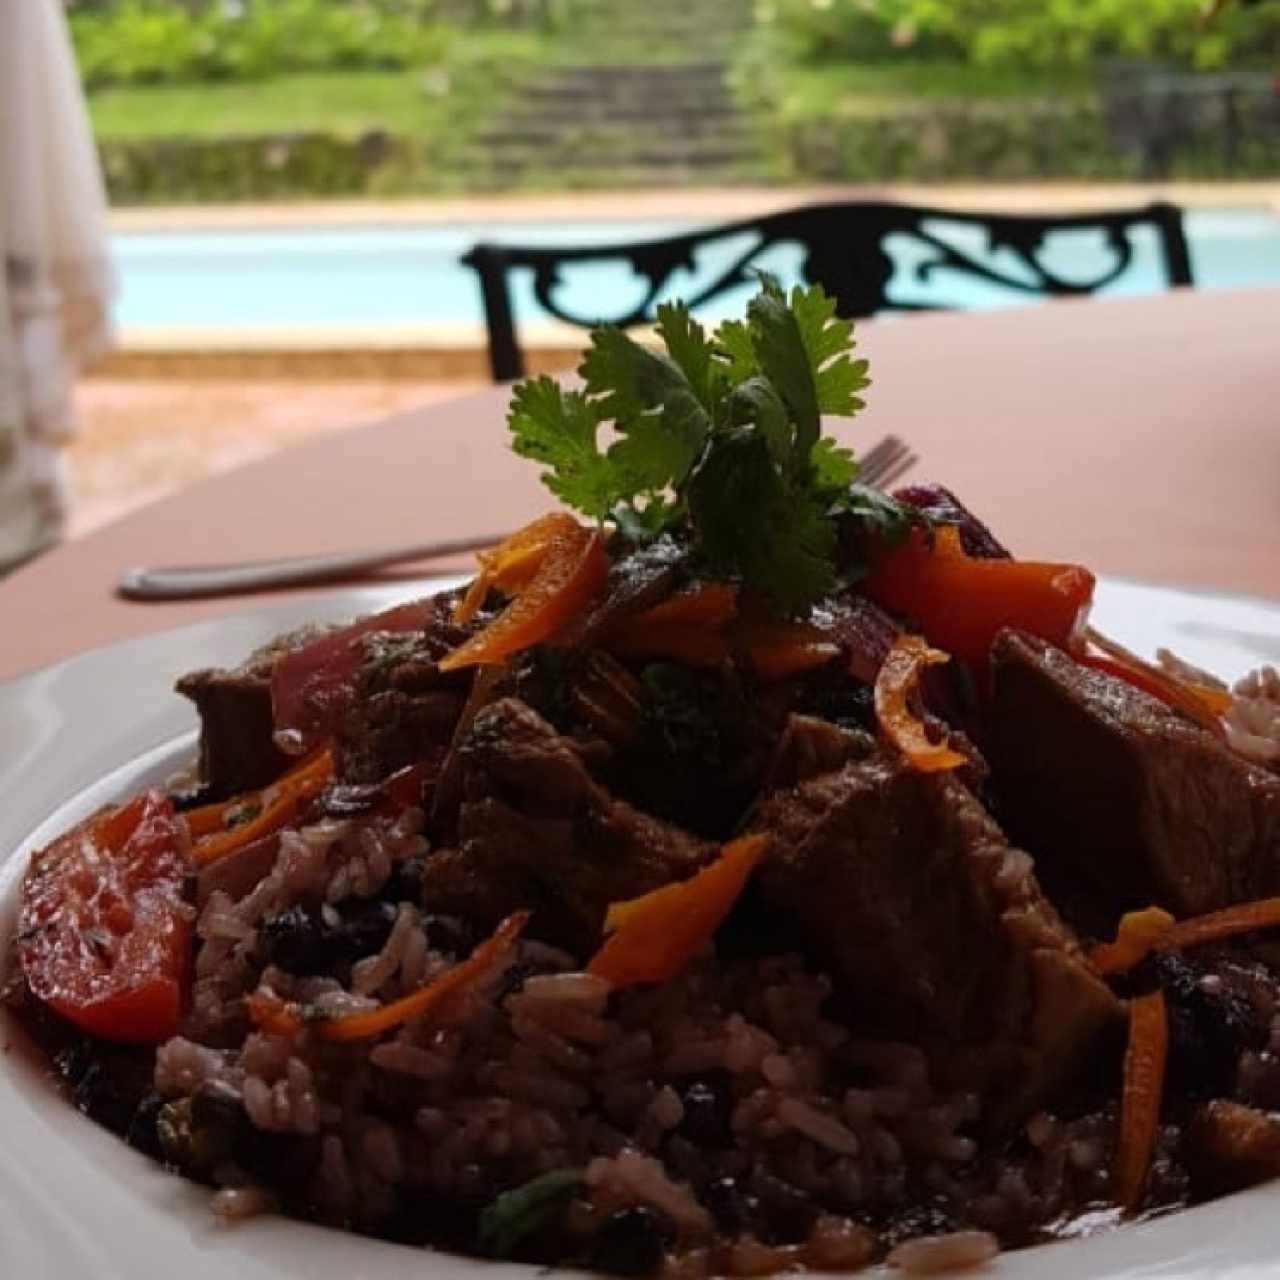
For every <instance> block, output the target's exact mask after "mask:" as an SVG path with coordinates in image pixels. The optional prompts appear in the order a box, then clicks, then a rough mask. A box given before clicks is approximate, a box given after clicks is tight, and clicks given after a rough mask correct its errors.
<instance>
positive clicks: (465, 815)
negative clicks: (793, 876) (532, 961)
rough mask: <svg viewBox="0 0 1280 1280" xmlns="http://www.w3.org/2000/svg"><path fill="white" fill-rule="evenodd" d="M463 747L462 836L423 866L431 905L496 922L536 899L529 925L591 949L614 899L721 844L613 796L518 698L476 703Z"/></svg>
mask: <svg viewBox="0 0 1280 1280" xmlns="http://www.w3.org/2000/svg"><path fill="white" fill-rule="evenodd" d="M462 758H463V766H464V788H465V797H466V798H465V800H464V802H463V805H462V811H461V814H460V816H459V823H458V828H459V831H458V835H459V843H458V847H457V848H456V849H446V850H441V851H440V852H438V853H433V854H431V855H429V856H428V858H427V863H426V867H425V869H424V876H423V901H424V902H425V903H426V904H427V905H428V907H429V908H430V909H431V910H432V911H436V912H441V913H444V914H447V915H459V916H464V917H467V918H469V919H476V920H479V921H482V922H483V923H485V924H487V925H492V924H494V923H496V922H497V921H498V920H499V919H501V918H502V917H503V916H504V915H506V914H508V913H509V912H511V911H515V910H518V909H520V908H526V907H529V908H533V910H534V913H535V914H534V919H533V921H532V923H531V926H530V928H531V932H532V934H533V935H534V936H536V937H541V938H545V939H548V940H550V941H554V942H556V943H559V944H561V945H564V946H567V947H568V948H570V949H571V950H573V951H574V952H575V953H576V954H578V955H584V954H587V953H589V952H590V951H591V950H592V949H593V948H594V947H595V945H596V944H597V943H598V941H599V939H600V936H601V928H602V925H603V922H604V916H605V911H606V910H607V908H608V906H609V904H610V903H611V902H617V901H622V900H625V899H627V898H634V897H636V896H638V895H639V894H642V893H647V892H649V891H650V890H651V889H656V888H658V887H660V886H661V885H664V884H667V883H669V882H670V881H672V880H682V879H686V878H687V877H689V876H691V875H692V874H693V873H694V872H695V871H697V870H698V869H699V868H700V867H702V866H703V865H704V864H705V863H706V862H707V861H708V860H709V859H710V858H711V857H712V856H713V854H714V851H715V847H714V846H713V845H710V844H708V843H706V842H704V841H701V840H697V839H695V838H694V837H692V836H690V835H687V834H686V833H685V832H683V831H681V830H679V829H678V828H676V827H673V826H670V825H668V824H667V823H664V822H660V821H659V820H657V819H656V818H652V817H649V816H648V815H646V814H644V813H641V812H640V811H639V810H637V809H634V808H632V806H630V805H628V804H626V803H625V802H623V801H620V800H616V799H614V798H613V797H612V796H611V795H610V794H609V793H608V792H607V791H605V790H604V788H603V787H601V786H600V785H599V784H598V783H597V782H595V780H594V779H593V778H592V777H591V775H590V773H589V772H588V770H587V767H586V764H585V763H584V761H583V759H582V756H581V755H580V753H579V751H578V749H577V747H576V744H575V743H574V742H573V741H572V740H571V739H569V738H565V737H563V736H561V735H560V734H558V733H557V732H556V731H555V730H554V729H553V728H552V727H551V726H550V725H549V724H547V722H546V721H545V720H543V719H542V718H541V717H540V716H539V715H538V714H537V713H536V712H534V711H533V710H531V709H530V708H529V707H528V706H526V705H525V704H524V703H522V702H520V701H519V700H518V699H515V698H504V699H501V700H500V701H498V702H495V703H493V704H491V705H490V706H488V707H486V708H484V710H482V711H481V712H480V713H479V714H478V715H477V717H476V720H475V723H474V725H473V726H472V728H471V731H470V733H469V734H468V736H467V739H466V740H465V743H464V744H463V747H462Z"/></svg>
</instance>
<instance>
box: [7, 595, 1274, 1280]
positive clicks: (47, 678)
mask: <svg viewBox="0 0 1280 1280" xmlns="http://www.w3.org/2000/svg"><path fill="white" fill-rule="evenodd" d="M458 580H460V579H459V575H443V574H442V575H432V576H430V577H428V578H423V579H419V580H415V581H414V582H411V583H404V582H400V583H396V584H394V585H376V586H373V587H370V586H361V587H359V588H354V589H353V588H347V589H345V590H343V591H340V592H336V593H325V594H322V595H318V594H308V595H305V596H299V597H297V598H296V599H290V600H286V601H272V602H271V603H270V605H266V606H264V607H261V608H257V609H253V610H250V611H244V612H240V613H236V614H225V615H216V616H214V617H212V618H205V619H198V620H196V621H194V622H189V623H184V624H181V625H179V626H177V627H170V628H161V629H158V630H156V631H152V632H147V633H144V634H143V635H140V636H130V637H125V638H123V639H121V640H116V641H111V642H109V643H107V644H103V645H99V646H95V647H94V648H91V649H86V650H83V651H80V652H78V653H76V654H72V655H68V656H67V657H65V658H62V659H58V660H56V661H54V662H51V663H47V664H45V665H44V666H42V667H40V668H37V669H35V670H33V671H30V672H24V673H22V674H20V675H18V676H15V677H11V678H10V679H8V680H6V681H3V682H0V715H3V713H4V711H5V708H6V704H8V703H9V701H10V700H11V699H14V700H17V699H21V698H22V697H23V696H24V695H26V694H28V693H30V692H31V691H33V690H36V691H38V690H39V689H40V688H41V686H42V685H48V684H50V683H53V684H56V683H57V682H58V680H59V679H60V677H65V676H66V674H67V672H68V671H69V670H72V669H74V668H78V667H81V666H84V665H86V664H87V665H88V667H89V668H90V669H92V668H93V667H94V666H95V665H97V664H103V663H105V664H106V665H108V666H110V665H111V664H112V663H116V662H123V663H124V664H125V666H127V665H128V660H129V657H130V655H131V654H132V653H134V652H135V651H136V650H137V648H138V647H139V646H145V645H147V644H152V645H158V646H161V647H163V646H164V645H166V644H173V643H174V642H176V641H180V640H181V639H182V638H184V637H190V638H195V637H197V636H199V635H202V634H203V635H208V634H209V633H211V632H214V631H217V630H218V629H219V628H221V627H224V626H228V625H230V624H236V626H243V625H245V623H246V622H247V621H248V622H251V623H253V624H255V625H256V624H263V625H267V624H269V625H271V626H275V625H277V623H280V624H281V625H282V628H283V627H287V626H289V625H297V624H296V623H291V622H289V621H288V619H290V618H292V617H305V616H306V614H307V613H309V612H313V611H316V610H321V611H323V608H328V609H330V610H333V611H335V612H336V613H337V614H342V613H343V611H344V606H351V607H349V608H347V609H346V610H345V612H346V616H351V614H352V613H354V612H356V611H358V610H359V609H360V608H361V606H363V605H368V606H369V607H371V608H376V607H378V604H379V602H381V601H388V602H389V601H391V600H394V599H398V598H404V597H406V596H409V595H411V594H413V593H415V592H416V593H421V592H422V591H423V590H431V589H433V588H434V589H440V588H441V587H442V586H444V585H448V584H451V583H452V582H455V581H458ZM1099 582H1100V585H1106V586H1109V587H1119V588H1121V589H1124V588H1126V587H1135V588H1142V589H1146V590H1149V589H1152V588H1155V589H1157V590H1158V591H1160V592H1162V593H1167V594H1168V595H1169V596H1171V597H1172V596H1176V597H1184V598H1185V597H1195V598H1197V599H1199V600H1201V601H1204V602H1207V603H1208V604H1209V605H1210V607H1212V606H1213V605H1214V604H1217V603H1226V604H1235V605H1244V606H1257V607H1260V608H1262V609H1263V610H1264V611H1266V612H1268V613H1270V614H1273V615H1274V616H1275V619H1276V623H1277V627H1278V632H1277V634H1278V637H1280V601H1275V600H1271V599H1268V598H1266V597H1259V596H1253V595H1249V594H1247V593H1239V592H1230V591H1217V590H1213V589H1207V590H1204V589H1198V588H1179V587H1169V586H1168V585H1167V584H1162V583H1151V582H1147V581H1142V580H1136V579H1125V578H1110V577H1107V578H1101V579H1099ZM241 656H244V654H243V653H242V654H241ZM140 679H141V678H140ZM167 702H169V703H171V704H172V703H176V702H177V700H176V699H173V698H172V697H169V698H168V699H167ZM180 709H181V708H180ZM193 726H194V720H193V719H191V720H189V723H188V725H187V727H186V729H185V730H183V731H180V732H179V733H178V734H177V735H174V734H168V735H162V737H161V740H159V741H155V742H152V743H151V744H150V745H149V746H147V747H144V748H141V749H139V750H136V751H135V752H134V753H133V755H132V756H130V757H129V758H127V759H119V758H117V760H116V762H115V764H114V766H113V767H111V768H109V769H107V770H104V771H102V772H101V773H100V774H98V775H97V777H96V784H101V783H102V782H103V781H104V780H106V779H108V778H109V777H111V776H113V775H116V774H119V775H121V776H122V777H123V776H126V775H128V774H129V772H130V771H131V770H136V766H137V765H138V761H139V758H140V757H142V756H157V757H158V756H161V755H163V754H164V753H165V752H166V751H175V752H176V751H178V750H181V749H182V744H183V743H184V742H189V741H190V740H191V737H192V733H193ZM11 773H12V769H11V768H10V767H9V765H8V763H7V762H6V761H3V760H0V793H2V792H3V790H4V783H5V781H6V778H7V777H8V776H9V775H10V774H11ZM94 785H95V780H90V781H88V782H86V783H82V784H80V785H76V786H73V787H71V788H70V789H69V794H66V793H64V794H62V795H61V796H60V798H59V799H58V800H57V802H56V803H54V804H52V805H50V806H48V807H47V808H46V809H45V810H44V812H42V813H38V814H35V815H34V819H35V820H34V821H31V820H30V816H32V815H28V817H26V818H19V819H17V821H16V822H15V821H14V820H13V819H12V818H11V819H9V820H7V821H6V820H5V818H4V817H3V816H0V836H3V838H4V839H5V846H0V916H3V914H4V913H5V912H6V911H7V909H11V906H12V897H11V893H12V887H13V885H14V884H15V883H16V880H17V879H18V877H19V876H20V874H21V873H20V870H19V868H20V866H21V857H20V855H21V853H22V852H23V851H25V850H27V849H29V848H30V847H31V844H32V841H33V839H34V838H35V837H36V836H37V835H39V834H40V832H41V830H42V829H43V828H46V827H48V826H49V824H51V823H53V822H55V821H56V820H57V818H58V816H59V814H61V813H63V812H66V811H68V810H69V809H70V808H71V807H72V806H73V805H74V804H75V803H76V802H77V801H78V800H79V799H80V798H81V797H83V795H84V794H85V793H86V792H87V791H88V790H89V789H91V788H92V787H93V786H94ZM16 808H17V809H18V810H21V809H22V808H23V805H22V803H21V799H20V801H19V804H18V805H17V806H16ZM16 827H21V828H22V830H21V832H20V834H19V835H18V837H17V839H16V840H13V839H12V836H13V833H14V830H15V828H16ZM12 1026H13V1023H12V1019H11V1018H10V1016H9V1015H8V1014H7V1013H5V1014H3V1015H0V1120H2V1119H4V1118H5V1117H6V1116H9V1117H10V1119H12V1115H13V1111H12V1109H13V1108H15V1107H18V1106H21V1105H22V1104H23V1098H22V1097H21V1096H15V1095H14V1093H13V1089H12V1086H13V1074H12V1073H13V1069H14V1066H15V1064H14V1062H13V1057H12V1055H9V1054H6V1053H4V1052H2V1051H3V1049H5V1048H7V1047H8V1039H9V1030H10V1028H11V1027H12ZM38 1101H39V1102H40V1107H39V1108H38V1111H39V1114H36V1112H35V1111H33V1116H34V1119H35V1122H36V1123H35V1128H34V1131H41V1130H49V1131H56V1132H57V1133H59V1134H61V1135H63V1137H64V1139H65V1141H64V1144H63V1145H64V1146H66V1145H67V1142H69V1143H70V1144H71V1146H73V1147H74V1148H75V1150H76V1153H77V1154H84V1153H89V1158H88V1159H85V1160H80V1161H78V1162H76V1163H75V1168H69V1169H61V1168H60V1169H47V1170H46V1171H45V1176H46V1177H48V1176H54V1175H55V1174H57V1175H58V1176H65V1177H66V1178H67V1180H68V1182H75V1181H77V1180H78V1182H79V1184H80V1185H81V1187H82V1189H83V1190H84V1192H85V1193H92V1192H93V1190H94V1189H95V1188H98V1189H100V1190H105V1188H103V1187H102V1186H101V1182H100V1180H101V1179H102V1178H103V1177H106V1178H107V1179H109V1180H110V1181H111V1182H112V1183H113V1185H114V1194H113V1202H114V1203H117V1204H119V1203H122V1202H121V1199H120V1197H121V1196H122V1195H123V1197H124V1201H123V1203H126V1204H131V1205H132V1210H133V1212H134V1214H135V1217H136V1219H137V1222H136V1223H135V1225H139V1224H140V1226H141V1228H142V1230H139V1232H138V1234H139V1235H140V1236H141V1235H147V1236H149V1237H153V1238H155V1239H156V1240H164V1241H167V1242H168V1243H169V1244H170V1245H173V1244H175V1242H176V1244H177V1246H178V1247H182V1246H184V1245H185V1251H186V1252H187V1253H189V1254H190V1255H191V1256H190V1264H191V1265H190V1276H189V1278H188V1280H230V1277H232V1276H236V1277H238V1278H239V1277H244V1278H245V1280H266V1277H268V1276H273V1277H277V1278H278V1277H281V1276H287V1277H291V1278H293V1277H296V1280H310V1277H311V1276H313V1275H314V1272H315V1270H316V1267H317V1265H326V1266H330V1267H331V1266H332V1265H333V1263H334V1262H335V1261H336V1260H337V1259H339V1258H342V1259H345V1260H347V1261H348V1262H349V1263H350V1264H351V1265H353V1266H355V1267H358V1270H359V1273H360V1274H361V1275H362V1277H363V1278H364V1280H392V1278H393V1277H394V1278H395V1280H398V1278H399V1277H401V1276H403V1275H405V1274H406V1273H407V1271H408V1267H409V1266H410V1265H413V1267H414V1269H415V1271H417V1272H418V1273H421V1274H422V1275H423V1277H424V1280H444V1278H446V1277H452V1276H456V1275H458V1274H460V1273H462V1272H466V1273H467V1274H468V1275H475V1276H477V1277H478V1276H480V1275H481V1274H482V1273H483V1274H485V1275H507V1276H511V1277H519V1278H520V1280H536V1277H537V1269H535V1268H531V1267H521V1266H517V1265H512V1264H500V1263H494V1262H487V1261H483V1260H477V1259H472V1258H468V1257H466V1256H463V1255H456V1254H449V1253H444V1252H440V1251H437V1250H431V1249H427V1250H421V1249H416V1250H414V1252H413V1253H412V1254H410V1253H409V1252H407V1251H406V1249H405V1247H404V1246H396V1245H389V1244H386V1243H385V1242H379V1241H376V1240H372V1239H369V1238H366V1237H361V1236H356V1235H354V1234H352V1233H348V1232H338V1231H334V1230H332V1229H329V1228H325V1227H322V1226H318V1225H316V1224H310V1223H300V1222H296V1221H294V1220H291V1219H279V1218H270V1219H262V1220H256V1221H254V1222H251V1223H246V1224H242V1225H240V1226H237V1227H236V1228H235V1229H234V1231H233V1232H230V1233H228V1232H226V1231H225V1230H224V1229H220V1228H213V1227H211V1226H210V1224H209V1221H208V1217H209V1215H208V1211H207V1209H205V1208H203V1204H204V1197H205V1195H206V1192H205V1189H203V1188H198V1187H193V1186H192V1185H191V1184H186V1183H185V1181H184V1180H182V1179H180V1178H178V1177H175V1176H174V1175H170V1174H168V1173H166V1172H164V1171H163V1170H161V1169H160V1168H159V1167H158V1166H156V1165H154V1163H153V1162H151V1161H149V1160H148V1159H147V1158H146V1157H144V1156H141V1155H139V1154H138V1153H136V1152H133V1151H131V1150H130V1149H129V1148H128V1147H126V1146H125V1145H124V1144H123V1143H122V1142H120V1141H119V1139H117V1138H115V1137H114V1136H113V1135H110V1134H108V1133H106V1132H105V1131H103V1130H101V1129H99V1128H98V1126H96V1125H94V1124H93V1123H92V1122H90V1121H86V1120H85V1119H84V1118H82V1117H80V1116H78V1115H77V1114H76V1113H75V1112H74V1109H73V1108H72V1107H71V1106H70V1104H69V1102H68V1101H67V1099H66V1098H65V1097H63V1096H60V1095H59V1093H58V1091H57V1090H56V1088H48V1087H46V1089H45V1091H44V1094H43V1095H41V1097H40V1098H39V1099H38ZM46 1113H47V1114H46ZM67 1135H69V1137H67ZM95 1158H96V1159H98V1160H100V1161H101V1163H100V1164H95V1163H94V1159H95ZM122 1161H125V1162H127V1163H125V1164H122V1163H121V1162H122ZM12 1163H14V1162H0V1192H4V1191H6V1190H7V1191H8V1192H9V1193H11V1195H5V1194H0V1272H4V1273H5V1274H10V1273H12V1274H21V1272H19V1271H18V1270H17V1269H16V1267H15V1269H14V1271H13V1272H9V1271H7V1270H6V1267H5V1266H4V1265H2V1264H4V1263H5V1261H6V1258H7V1257H8V1256H9V1255H8V1253H7V1250H8V1249H9V1248H10V1246H9V1245H7V1244H6V1230H5V1228H6V1227H12V1228H14V1229H15V1230H16V1231H17V1233H18V1234H17V1240H18V1243H17V1245H16V1246H13V1247H14V1248H16V1249H18V1250H22V1249H23V1248H24V1247H26V1248H27V1252H26V1253H22V1252H19V1253H18V1254H17V1255H16V1256H17V1259H18V1261H19V1262H20V1263H22V1264H23V1265H24V1266H25V1267H26V1268H27V1273H30V1272H31V1261H32V1260H34V1261H35V1262H36V1264H37V1265H36V1267H35V1271H34V1274H36V1275H47V1276H48V1277H51V1278H53V1277H60V1276H61V1275H63V1274H65V1271H64V1270H63V1269H62V1267H61V1266H60V1265H59V1264H58V1262H57V1257H58V1256H59V1255H58V1254H57V1251H58V1250H59V1249H61V1250H63V1253H62V1254H61V1255H60V1256H62V1257H64V1258H65V1257H67V1256H70V1255H69V1251H71V1250H72V1244H71V1243H66V1242H65V1241H70V1240H71V1239H72V1238H73V1236H74V1232H73V1233H72V1234H71V1235H68V1230H69V1228H68V1222H67V1213H68V1211H67V1209H66V1208H65V1207H60V1206H57V1205H41V1204H37V1203H36V1200H37V1197H36V1195H33V1190H34V1191H35V1192H36V1193H38V1192H39V1190H40V1187H41V1186H42V1185H44V1184H42V1183H41V1181H40V1177H41V1175H40V1170H39V1168H38V1166H37V1168H36V1170H35V1173H34V1174H32V1173H31V1172H30V1171H28V1170H24V1171H23V1174H24V1175H26V1176H25V1180H23V1178H22V1177H19V1178H18V1179H17V1180H14V1179H11V1178H10V1176H9V1169H8V1165H9V1164H12ZM86 1168H91V1172H89V1173H86V1172H85V1170H86ZM112 1171H115V1173H116V1177H115V1178H114V1179H113V1178H112V1177H111V1172H112ZM175 1184H176V1185H175ZM45 1189H46V1190H47V1189H48V1188H47V1186H46V1187H45ZM11 1197H12V1198H11ZM130 1197H132V1199H131V1198H130ZM1277 1205H1280V1181H1276V1182H1273V1183H1270V1184H1264V1185H1262V1186H1259V1187H1255V1188H1252V1189H1250V1190H1248V1191H1246V1192H1243V1193H1239V1194H1237V1195H1233V1196H1229V1197H1225V1198H1224V1199H1221V1200H1217V1201H1213V1202H1210V1203H1209V1204H1205V1205H1200V1206H1196V1207H1193V1208H1191V1209H1185V1210H1181V1211H1179V1212H1177V1213H1170V1214H1168V1215H1163V1216H1161V1217H1158V1218H1155V1219H1152V1220H1149V1221H1147V1222H1142V1223H1136V1224H1132V1225H1129V1226H1126V1227H1123V1228H1121V1229H1119V1230H1108V1231H1103V1232H1101V1233H1099V1234H1097V1235H1094V1236H1091V1237H1089V1238H1087V1239H1083V1240H1074V1241H1061V1242H1058V1243H1055V1244H1052V1245H1045V1246H1039V1247H1035V1248H1032V1249H1023V1250H1014V1251H1011V1252H1010V1253H1008V1254H1003V1255H1001V1258H1000V1260H999V1261H998V1263H997V1264H996V1265H995V1267H994V1271H995V1272H997V1273H998V1274H1000V1275H1002V1276H1006V1277H1008V1278H1009V1280H1015V1278H1016V1280H1022V1278H1024V1277H1025V1278H1026V1280H1030V1278H1031V1277H1036V1278H1037V1280H1041V1278H1043V1280H1068V1278H1069V1277H1070V1278H1071V1280H1075V1278H1076V1277H1085V1276H1089V1277H1097V1278H1099V1280H1101V1278H1102V1277H1106V1278H1107V1280H1137V1277H1139V1276H1151V1275H1161V1276H1174V1275H1176V1276H1183V1277H1195V1278H1196V1280H1208V1277H1210V1276H1215V1275H1221V1274H1222V1273H1223V1271H1224V1270H1227V1269H1231V1270H1232V1272H1233V1275H1234V1276H1235V1277H1236V1278H1237V1280H1262V1277H1264V1276H1269V1275H1273V1274H1275V1271H1276V1264H1275V1256H1276V1252H1277V1249H1276V1246H1277V1244H1280V1229H1277V1230H1275V1231H1273V1232H1269V1231H1268V1230H1267V1226H1266V1224H1267V1222H1268V1221H1269V1219H1271V1218H1273V1217H1274V1211H1275V1209H1276V1207H1277ZM24 1213H25V1214H27V1215H30V1216H31V1220H32V1221H34V1222H35V1224H36V1225H35V1227H34V1228H33V1227H31V1225H30V1223H28V1222H26V1221H23V1222H19V1221H18V1219H19V1217H20V1215H22V1214H24ZM41 1224H43V1227H42V1226H41ZM115 1225H116V1227H117V1230H116V1231H114V1232H112V1234H111V1238H110V1240H109V1241H105V1242H103V1244H104V1247H103V1248H102V1250H101V1253H100V1255H99V1256H98V1258H97V1259H96V1261H95V1264H94V1266H93V1267H92V1268H91V1273H92V1274H93V1275H94V1276H95V1277H97V1278H98V1280H160V1277H161V1276H162V1275H164V1274H165V1272H166V1270H167V1265H168V1264H167V1263H165V1262H163V1261H161V1260H160V1259H159V1258H156V1259H154V1260H153V1261H151V1262H150V1263H149V1264H147V1265H144V1266H143V1268H142V1269H141V1271H140V1270H139V1268H138V1257H139V1255H138V1253H137V1250H136V1248H135V1243H136V1242H135V1241H134V1240H132V1239H125V1237H126V1236H129V1235H130V1233H129V1232H127V1231H120V1230H119V1229H118V1223H116V1224H115ZM24 1228H25V1229H26V1230H27V1235H26V1236H24V1235H23V1234H22V1232H23V1230H24ZM41 1230H43V1237H42V1238H40V1239H37V1238H36V1236H35V1235H32V1232H33V1231H35V1232H36V1233H37V1235H39V1233H40V1232H41ZM32 1240H34V1241H35V1243H34V1244H32V1243H31V1241H32ZM24 1242H25V1243H24ZM211 1242H212V1243H211ZM50 1257H52V1258H53V1261H52V1264H51V1265H50V1263H49V1259H50ZM42 1263H43V1264H44V1270H43V1272H42V1271H41V1265H40V1264H42ZM76 1265H80V1263H79V1262H77V1264H76Z"/></svg>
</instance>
